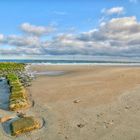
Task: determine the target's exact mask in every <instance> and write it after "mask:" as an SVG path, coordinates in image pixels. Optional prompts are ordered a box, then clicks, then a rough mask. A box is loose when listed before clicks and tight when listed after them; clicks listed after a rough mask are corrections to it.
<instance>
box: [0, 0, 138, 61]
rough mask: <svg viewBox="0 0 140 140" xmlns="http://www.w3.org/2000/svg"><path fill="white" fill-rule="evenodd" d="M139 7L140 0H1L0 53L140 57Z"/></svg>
mask: <svg viewBox="0 0 140 140" xmlns="http://www.w3.org/2000/svg"><path fill="white" fill-rule="evenodd" d="M139 7H140V3H139V0H76V1H75V0H70V1H66V0H51V1H49V0H23V1H19V0H1V1H0V19H1V22H0V58H33V59H34V58H38V59H41V58H43V59H48V58H58V59H65V58H66V59H70V58H71V57H72V56H75V57H77V59H82V58H84V59H85V58H86V59H115V60H117V59H121V60H122V59H123V60H124V59H126V60H139V57H140V56H139V53H138V52H140V49H139V48H140V46H139V42H138V37H139V32H138V31H136V29H137V28H138V30H139V26H140V24H139V21H140V12H139ZM117 23H118V24H120V27H121V25H122V27H124V28H122V29H121V30H120V28H118V27H117ZM127 23H130V24H131V25H127ZM126 26H127V28H126ZM106 28H108V31H105V29H106ZM117 28H118V32H119V31H120V34H121V35H122V36H123V39H122V37H120V38H119V37H118V34H116V31H115V30H116V29H117ZM123 30H124V32H125V33H124V32H122V31H123ZM130 31H131V32H130ZM102 32H103V35H104V36H105V37H103V35H102ZM108 32H109V33H108ZM112 32H115V33H114V34H111V33H112ZM130 33H131V36H130ZM124 36H125V37H124ZM126 37H127V38H126ZM99 38H100V39H99ZM116 40H117V42H116ZM133 43H134V44H133Z"/></svg>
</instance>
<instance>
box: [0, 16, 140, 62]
mask: <svg viewBox="0 0 140 140" xmlns="http://www.w3.org/2000/svg"><path fill="white" fill-rule="evenodd" d="M0 38H1V39H0V43H3V45H11V46H15V47H13V48H10V49H6V48H1V49H0V54H1V55H4V54H5V55H8V54H9V55H26V56H29V55H33V56H36V55H38V56H46V55H53V56H57V55H61V56H63V55H67V56H68V55H70V56H71V55H86V56H94V57H98V58H99V57H103V58H104V57H110V58H111V59H112V58H118V57H120V58H128V59H129V60H131V59H134V58H140V40H139V38H140V23H139V22H138V21H137V19H136V17H134V16H132V17H122V18H113V19H111V20H109V21H108V22H104V23H101V24H100V26H99V27H98V28H97V29H92V30H90V31H87V32H84V33H79V34H70V33H63V34H57V35H56V36H55V37H53V38H52V39H50V40H42V39H41V38H40V37H37V36H30V35H28V34H27V35H26V36H25V35H24V36H14V35H9V36H3V35H2V36H1V37H0Z"/></svg>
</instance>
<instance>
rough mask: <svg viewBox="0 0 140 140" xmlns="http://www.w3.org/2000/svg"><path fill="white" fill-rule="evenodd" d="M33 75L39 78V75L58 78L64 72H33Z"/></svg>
mask: <svg viewBox="0 0 140 140" xmlns="http://www.w3.org/2000/svg"><path fill="white" fill-rule="evenodd" d="M33 74H34V75H37V76H41V75H48V76H59V75H63V74H65V72H64V71H43V72H34V73H33Z"/></svg>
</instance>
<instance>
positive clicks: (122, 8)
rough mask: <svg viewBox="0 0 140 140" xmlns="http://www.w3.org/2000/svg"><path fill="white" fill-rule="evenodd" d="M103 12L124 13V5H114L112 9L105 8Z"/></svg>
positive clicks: (108, 13) (111, 13)
mask: <svg viewBox="0 0 140 140" xmlns="http://www.w3.org/2000/svg"><path fill="white" fill-rule="evenodd" d="M102 13H104V14H106V15H114V14H117V15H120V14H123V13H124V7H113V8H110V9H103V10H102Z"/></svg>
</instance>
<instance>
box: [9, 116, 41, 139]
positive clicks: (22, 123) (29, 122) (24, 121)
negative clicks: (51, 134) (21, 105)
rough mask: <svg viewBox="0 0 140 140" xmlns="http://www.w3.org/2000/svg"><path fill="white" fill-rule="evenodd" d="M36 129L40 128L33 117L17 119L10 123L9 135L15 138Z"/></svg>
mask: <svg viewBox="0 0 140 140" xmlns="http://www.w3.org/2000/svg"><path fill="white" fill-rule="evenodd" d="M38 128H40V124H39V122H38V121H37V120H36V119H35V118H34V117H32V116H30V117H23V118H19V119H18V120H15V121H13V122H12V123H11V135H12V136H17V135H20V134H22V133H26V132H30V131H32V130H34V129H38Z"/></svg>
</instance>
